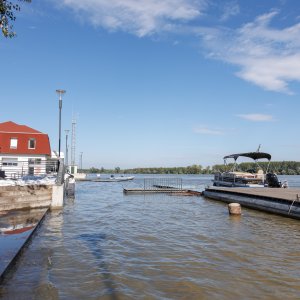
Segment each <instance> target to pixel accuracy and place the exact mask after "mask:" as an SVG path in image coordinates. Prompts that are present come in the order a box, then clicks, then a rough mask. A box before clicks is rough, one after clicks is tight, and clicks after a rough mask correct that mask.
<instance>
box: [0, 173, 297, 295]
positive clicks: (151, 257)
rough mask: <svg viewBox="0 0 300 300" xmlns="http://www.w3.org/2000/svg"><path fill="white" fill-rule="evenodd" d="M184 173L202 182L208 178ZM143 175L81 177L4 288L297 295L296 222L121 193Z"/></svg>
mask: <svg viewBox="0 0 300 300" xmlns="http://www.w3.org/2000/svg"><path fill="white" fill-rule="evenodd" d="M184 178H185V180H184V181H185V182H184V184H185V185H187V186H193V185H198V187H199V188H200V184H199V181H200V180H201V185H202V186H205V185H206V184H208V183H209V181H210V179H211V178H210V177H200V176H199V177H195V176H186V177H184ZM293 180H294V182H296V184H297V182H298V183H300V180H299V177H293ZM297 180H298V181H297ZM141 182H142V179H139V178H138V179H136V180H134V182H132V183H128V185H126V184H124V183H122V184H120V183H93V182H81V183H78V184H77V191H76V199H75V201H73V200H69V201H68V202H67V205H66V207H65V209H64V211H63V212H55V213H51V214H49V215H47V217H46V219H45V221H44V223H43V226H42V227H40V228H39V230H38V233H37V235H36V236H35V238H34V241H33V242H32V243H31V244H30V246H29V248H28V249H27V250H26V251H25V253H24V255H23V256H22V257H21V259H20V262H19V264H18V266H17V269H16V271H15V272H14V273H13V275H12V278H11V279H10V280H9V281H7V282H5V284H4V285H3V286H2V289H1V290H0V295H2V297H3V298H4V299H7V298H8V299H297V298H299V295H300V279H299V278H300V271H299V270H300V247H299V241H300V233H299V232H300V223H299V221H297V220H292V219H288V218H283V217H280V216H276V215H271V214H266V213H261V212H257V211H254V210H248V209H243V215H242V216H241V217H240V218H234V217H231V216H229V215H228V211H227V207H226V205H225V204H223V203H219V202H215V201H211V200H205V199H203V198H202V197H194V196H193V197H181V196H168V195H123V193H122V186H124V187H125V186H126V187H128V186H129V184H130V186H131V187H134V185H136V186H138V185H140V184H141Z"/></svg>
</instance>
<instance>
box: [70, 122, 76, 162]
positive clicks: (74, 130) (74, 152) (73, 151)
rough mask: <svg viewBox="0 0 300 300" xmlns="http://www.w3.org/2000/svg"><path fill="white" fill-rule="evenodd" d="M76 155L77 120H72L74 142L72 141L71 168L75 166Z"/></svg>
mask: <svg viewBox="0 0 300 300" xmlns="http://www.w3.org/2000/svg"><path fill="white" fill-rule="evenodd" d="M75 154H76V119H75V117H74V116H73V118H72V141H71V166H75Z"/></svg>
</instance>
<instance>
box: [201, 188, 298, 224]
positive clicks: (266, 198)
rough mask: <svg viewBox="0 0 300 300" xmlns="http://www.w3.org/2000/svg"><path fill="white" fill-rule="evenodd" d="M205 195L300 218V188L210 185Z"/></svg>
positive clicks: (226, 201)
mask: <svg viewBox="0 0 300 300" xmlns="http://www.w3.org/2000/svg"><path fill="white" fill-rule="evenodd" d="M203 195H204V196H205V197H207V198H210V199H214V200H218V201H222V202H225V203H231V202H236V203H239V204H240V205H241V206H242V207H248V208H253V209H257V210H261V211H265V212H269V213H274V214H278V215H282V216H286V217H291V218H295V219H300V198H299V197H300V189H295V188H288V189H283V188H227V187H226V188H225V187H209V188H206V189H205V191H204V192H203Z"/></svg>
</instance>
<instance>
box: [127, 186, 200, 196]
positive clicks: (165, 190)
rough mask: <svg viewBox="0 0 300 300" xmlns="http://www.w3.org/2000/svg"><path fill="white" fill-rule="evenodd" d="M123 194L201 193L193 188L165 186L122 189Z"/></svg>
mask: <svg viewBox="0 0 300 300" xmlns="http://www.w3.org/2000/svg"><path fill="white" fill-rule="evenodd" d="M123 193H124V194H159V193H165V194H166V193H167V194H171V195H172V194H173V195H181V196H201V195H202V193H201V192H198V191H193V190H184V189H182V190H181V189H174V188H172V187H167V188H159V189H157V188H156V189H155V188H153V189H143V188H141V189H125V188H124V189H123Z"/></svg>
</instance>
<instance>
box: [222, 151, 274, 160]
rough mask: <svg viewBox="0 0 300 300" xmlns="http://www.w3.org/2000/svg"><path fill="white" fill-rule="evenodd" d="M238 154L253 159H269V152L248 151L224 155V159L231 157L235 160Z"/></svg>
mask: <svg viewBox="0 0 300 300" xmlns="http://www.w3.org/2000/svg"><path fill="white" fill-rule="evenodd" d="M240 156H243V157H249V158H252V159H254V160H257V159H263V158H266V159H268V160H271V154H269V153H264V152H248V153H238V154H231V155H227V156H224V159H227V158H233V159H234V160H237V159H238V157H240Z"/></svg>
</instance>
